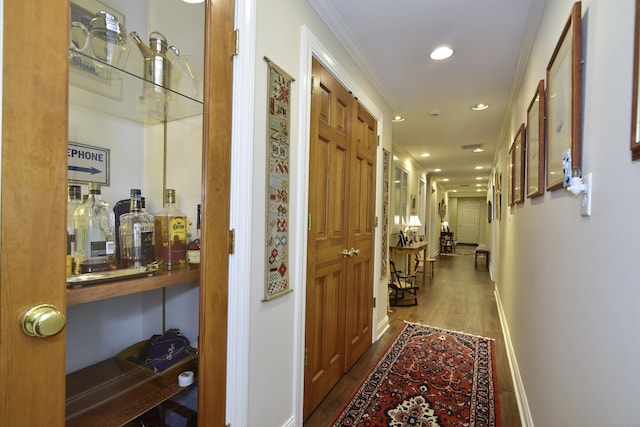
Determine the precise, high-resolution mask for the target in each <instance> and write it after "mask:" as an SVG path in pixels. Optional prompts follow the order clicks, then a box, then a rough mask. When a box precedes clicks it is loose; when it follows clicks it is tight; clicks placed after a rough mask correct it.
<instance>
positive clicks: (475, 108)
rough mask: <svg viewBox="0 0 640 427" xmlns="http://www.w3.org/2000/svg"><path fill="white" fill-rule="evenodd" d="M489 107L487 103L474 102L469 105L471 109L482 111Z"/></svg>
mask: <svg viewBox="0 0 640 427" xmlns="http://www.w3.org/2000/svg"><path fill="white" fill-rule="evenodd" d="M487 108H489V104H476V105H473V106H472V107H471V109H472V110H473V111H482V110H486V109H487Z"/></svg>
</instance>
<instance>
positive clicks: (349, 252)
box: [340, 249, 351, 258]
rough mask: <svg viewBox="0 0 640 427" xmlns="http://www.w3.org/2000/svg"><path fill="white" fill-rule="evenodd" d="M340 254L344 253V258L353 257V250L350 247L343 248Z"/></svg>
mask: <svg viewBox="0 0 640 427" xmlns="http://www.w3.org/2000/svg"><path fill="white" fill-rule="evenodd" d="M340 255H342V257H343V258H346V257H349V258H351V251H350V250H349V249H343V250H342V252H340Z"/></svg>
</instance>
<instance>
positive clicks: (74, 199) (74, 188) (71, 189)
mask: <svg viewBox="0 0 640 427" xmlns="http://www.w3.org/2000/svg"><path fill="white" fill-rule="evenodd" d="M81 204H82V191H81V188H80V186H79V185H70V186H68V187H67V239H68V240H69V244H68V245H69V250H68V252H69V254H68V255H69V258H70V259H69V260H68V261H67V263H68V264H69V267H68V268H67V275H69V276H70V275H71V274H73V273H74V272H75V270H76V269H75V256H76V224H75V219H74V214H75V212H76V209H77V208H78V206H80V205H81ZM69 268H70V270H71V271H69Z"/></svg>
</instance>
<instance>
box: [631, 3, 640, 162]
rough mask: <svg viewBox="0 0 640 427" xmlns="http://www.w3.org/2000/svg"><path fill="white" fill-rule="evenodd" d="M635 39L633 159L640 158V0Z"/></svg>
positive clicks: (632, 118)
mask: <svg viewBox="0 0 640 427" xmlns="http://www.w3.org/2000/svg"><path fill="white" fill-rule="evenodd" d="M633 34H634V41H633V92H632V94H633V97H632V98H633V99H632V104H631V145H630V147H629V148H630V149H631V159H632V160H637V159H640V105H639V103H640V96H639V94H638V91H639V90H640V88H639V87H638V79H639V76H640V65H639V64H638V61H639V60H640V59H639V56H640V0H636V17H635V29H634V33H633Z"/></svg>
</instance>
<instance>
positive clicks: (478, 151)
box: [473, 148, 484, 153]
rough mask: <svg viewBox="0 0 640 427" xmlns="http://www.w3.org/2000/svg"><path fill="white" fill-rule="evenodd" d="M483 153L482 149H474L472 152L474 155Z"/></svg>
mask: <svg viewBox="0 0 640 427" xmlns="http://www.w3.org/2000/svg"><path fill="white" fill-rule="evenodd" d="M483 151H484V148H474V150H473V152H474V153H482V152H483Z"/></svg>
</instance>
